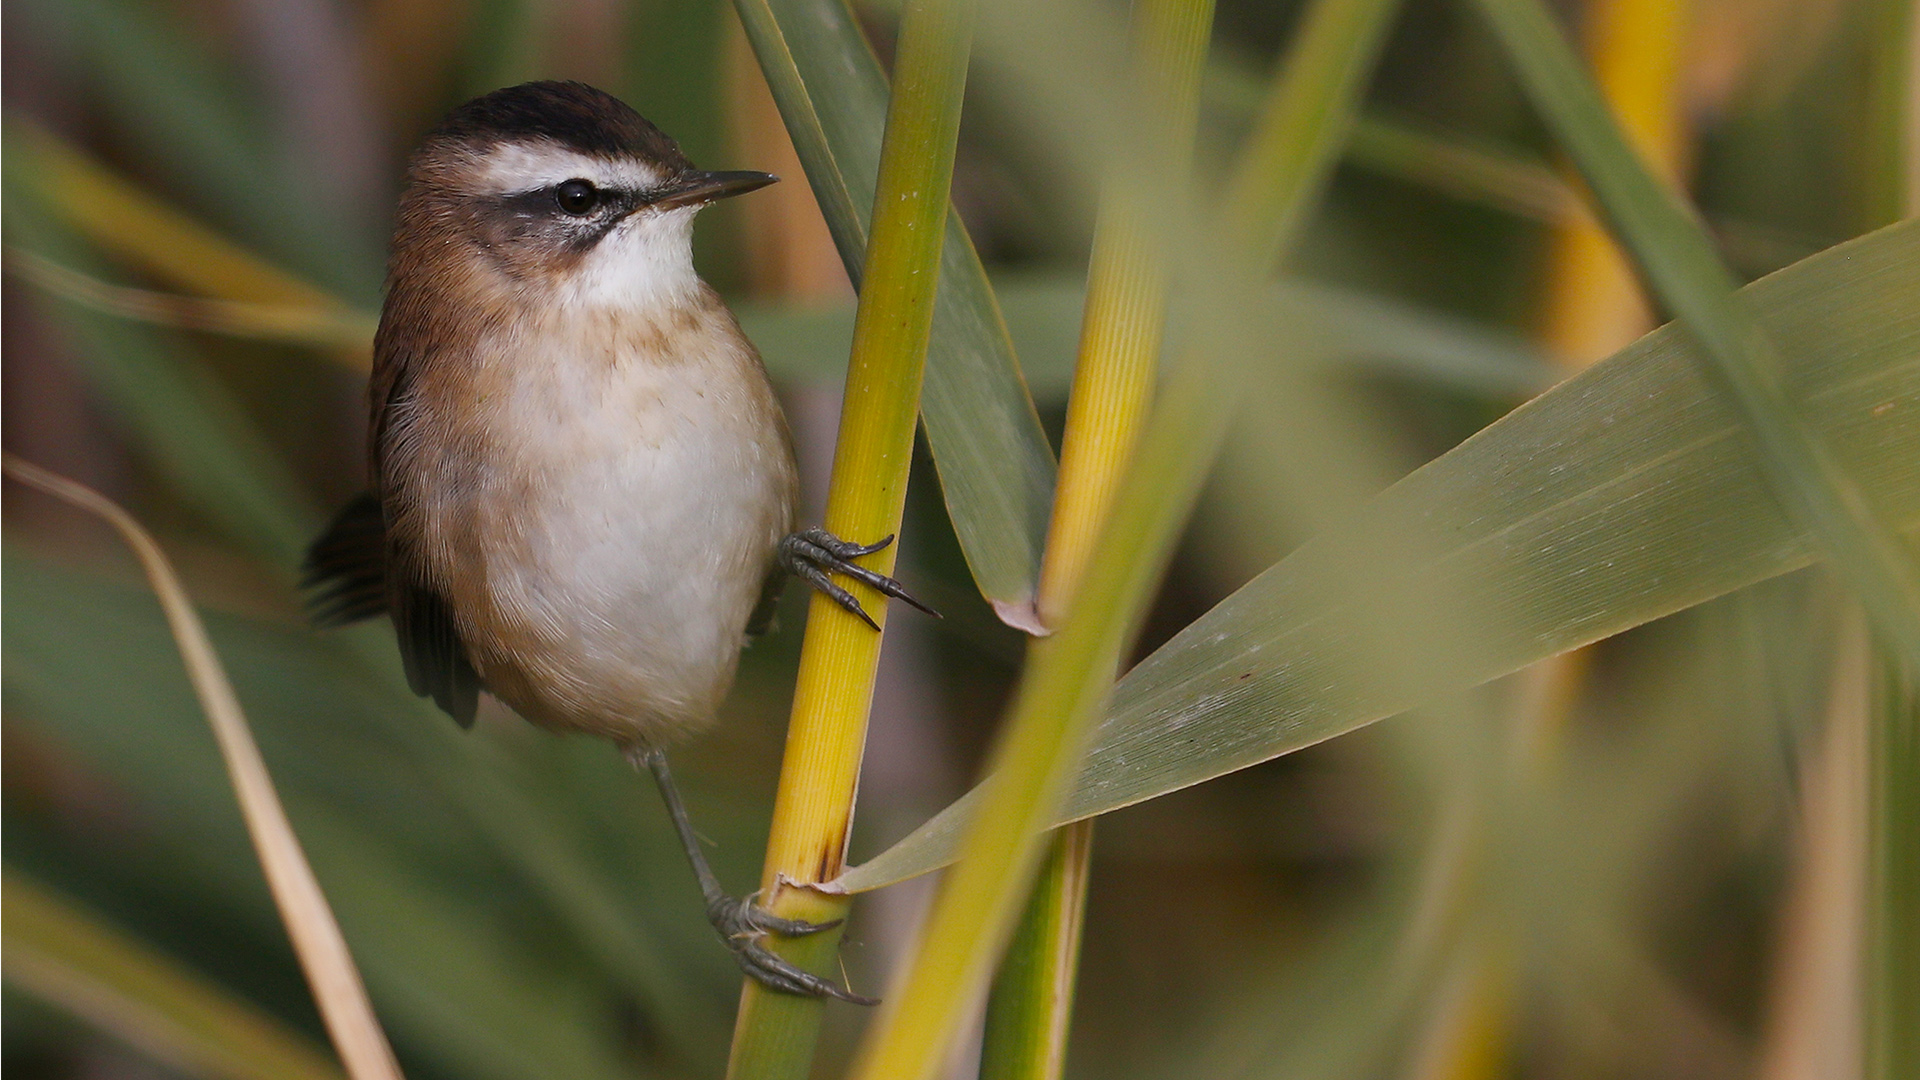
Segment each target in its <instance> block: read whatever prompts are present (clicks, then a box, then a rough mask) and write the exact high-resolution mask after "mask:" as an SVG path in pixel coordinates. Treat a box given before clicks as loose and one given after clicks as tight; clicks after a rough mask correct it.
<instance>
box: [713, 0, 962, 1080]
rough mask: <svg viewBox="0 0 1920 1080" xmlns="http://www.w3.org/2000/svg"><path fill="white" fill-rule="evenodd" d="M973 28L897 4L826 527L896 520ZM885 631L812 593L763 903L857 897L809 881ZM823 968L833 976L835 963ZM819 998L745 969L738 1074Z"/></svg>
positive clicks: (895, 524) (802, 1046)
mask: <svg viewBox="0 0 1920 1080" xmlns="http://www.w3.org/2000/svg"><path fill="white" fill-rule="evenodd" d="M972 34H973V9H972V4H971V2H970V0H911V2H910V3H908V4H907V6H906V9H905V10H904V12H903V13H902V15H901V23H900V44H899V51H898V54H897V60H896V72H897V77H896V78H895V80H894V92H893V98H892V100H891V102H890V103H889V105H888V110H887V130H886V136H885V139H884V141H883V142H882V144H881V150H880V175H879V183H878V188H877V191H876V194H875V197H874V213H873V232H872V234H871V237H870V239H869V240H868V245H867V260H866V273H865V275H864V282H863V284H862V287H861V290H860V305H859V309H858V312H857V314H856V315H855V317H854V331H853V355H852V358H851V360H850V362H849V364H848V367H847V386H846V397H845V405H844V406H843V412H842V414H841V419H840V438H839V443H838V445H837V447H836V448H835V451H834V461H833V475H832V480H831V487H830V488H829V491H828V496H827V512H826V527H827V529H828V530H830V531H831V532H833V533H834V534H835V535H837V536H840V537H842V538H843V539H847V540H853V541H856V542H859V543H869V542H872V541H875V540H878V539H879V538H880V537H882V536H887V535H891V534H896V533H898V532H899V529H900V517H901V513H902V510H903V508H904V506H905V501H906V486H907V471H908V465H909V464H910V462H911V460H912V454H913V431H914V423H915V420H916V419H917V417H918V415H919V407H920V384H921V377H922V375H923V373H924V369H925V362H926V354H927V342H928V339H929V337H930V335H931V332H932V326H933V298H934V290H935V286H936V285H937V283H938V280H939V270H940V250H941V245H942V243H943V241H944V238H945V230H946V221H947V200H948V195H949V191H950V185H951V181H952V176H953V155H954V148H955V143H956V140H957V138H958V135H959V128H960V105H961V98H962V94H963V91H964V89H965V86H966V70H967V53H968V50H969V47H970V45H971V42H972ZM894 555H895V549H894V548H888V549H886V550H885V551H883V552H881V553H880V554H879V555H876V556H875V557H874V559H873V561H872V563H871V564H870V565H872V566H874V568H875V569H877V570H879V571H881V572H882V573H891V572H892V570H893V565H894ZM850 587H851V588H852V589H853V590H854V592H855V593H856V594H857V595H859V597H860V599H861V603H862V604H864V605H865V606H866V608H867V610H868V611H869V612H870V613H871V614H872V615H873V617H874V620H875V621H876V622H879V623H880V624H881V625H882V626H883V627H884V626H885V625H886V611H887V604H886V598H885V597H884V596H881V595H879V594H878V593H875V592H873V591H872V590H870V589H867V588H866V587H865V586H862V585H860V584H858V583H853V584H852V585H851V586H850ZM880 643H881V635H880V634H876V633H874V632H873V630H872V628H870V627H868V626H867V625H866V623H864V622H862V621H860V620H859V619H858V618H856V617H855V616H853V615H851V614H849V613H847V612H846V611H843V610H842V609H841V608H840V607H839V606H838V605H836V604H834V603H833V602H832V601H830V600H828V599H826V598H825V597H823V596H820V595H817V594H816V595H815V596H814V597H813V603H812V606H811V607H810V608H809V609H808V615H807V636H806V641H805V643H804V645H803V646H802V649H801V654H800V671H799V676H798V681H797V683H796V685H795V687H794V695H793V716H792V720H791V722H790V724H789V727H788V730H787V749H786V758H785V760H784V762H783V764H782V766H781V772H780V788H779V792H778V794H777V795H776V796H775V799H774V811H773V827H772V832H771V835H770V836H769V837H768V840H767V861H766V867H765V869H764V871H763V872H762V877H761V887H762V888H763V889H764V890H765V903H766V905H767V907H768V908H770V909H771V910H772V911H774V912H775V913H776V914H779V915H781V916H785V917H787V918H800V919H807V920H810V921H814V922H824V921H829V920H832V919H837V918H841V917H843V916H844V914H845V912H846V908H847V904H848V900H847V899H846V898H844V897H828V896H826V895H824V894H822V893H820V892H818V891H817V890H815V889H813V888H811V886H813V885H816V884H818V883H820V882H822V881H827V880H830V879H832V878H833V877H835V876H837V875H838V874H839V873H840V869H841V865H842V863H843V862H844V860H845V856H846V847H847V834H848V831H849V829H850V828H851V826H852V821H853V803H854V794H855V791H856V789H857V787H858V783H859V778H860V757H861V752H862V751H863V750H864V748H865V746H866V737H867V714H868V711H869V708H870V706H871V705H872V702H873V680H874V675H875V672H876V671H877V670H878V667H879V661H880ZM838 939H839V935H838V933H822V934H815V935H811V936H809V937H805V938H795V939H788V940H781V941H776V942H774V943H773V947H774V948H775V949H776V950H777V951H778V952H779V953H780V954H781V955H783V956H785V957H787V958H788V959H789V960H792V961H794V962H795V963H798V964H801V965H803V966H806V967H809V968H812V969H814V970H821V968H822V966H823V965H824V963H825V962H826V961H827V960H828V959H830V958H831V954H832V951H833V948H834V946H835V945H836V944H837V942H838ZM821 973H822V974H825V975H828V976H830V977H837V972H834V971H832V970H831V969H827V970H821ZM822 1008H823V1003H822V1002H820V1001H817V1000H814V999H810V998H802V997H797V996H794V995H790V994H781V993H778V992H775V991H770V990H767V989H766V988H764V987H762V986H760V985H759V984H758V983H756V982H753V981H751V980H749V981H747V982H746V984H745V987H744V988H743V990H742V991H741V999H740V1014H739V1017H738V1019H737V1020H736V1022H735V1027H734V1043H733V1053H732V1058H731V1061H730V1062H729V1068H728V1072H729V1075H730V1076H734V1077H776V1076H777V1077H796V1078H797V1077H803V1076H805V1075H807V1072H808V1071H809V1069H810V1068H811V1065H812V1058H813V1045H814V1041H815V1038H816V1036H817V1035H818V1032H819V1024H820V1015H821V1010H822Z"/></svg>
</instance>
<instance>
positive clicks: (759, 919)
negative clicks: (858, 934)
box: [707, 896, 844, 939]
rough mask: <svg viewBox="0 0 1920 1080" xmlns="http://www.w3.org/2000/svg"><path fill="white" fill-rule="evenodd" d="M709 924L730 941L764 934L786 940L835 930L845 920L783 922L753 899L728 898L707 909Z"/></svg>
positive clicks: (796, 920) (721, 899)
mask: <svg viewBox="0 0 1920 1080" xmlns="http://www.w3.org/2000/svg"><path fill="white" fill-rule="evenodd" d="M707 921H708V922H711V923H712V924H713V927H714V929H716V930H718V931H720V933H721V935H722V936H724V937H726V938H728V939H735V938H751V937H757V936H759V935H761V934H779V935H781V936H782V937H805V936H806V935H808V934H817V933H819V932H820V931H822V930H831V929H833V928H834V927H836V926H839V925H840V924H841V922H843V921H844V920H841V919H835V920H833V921H832V922H824V923H814V922H808V921H806V920H805V919H783V918H781V917H780V916H778V915H775V914H774V913H773V912H771V911H768V910H767V909H766V908H763V907H761V906H760V905H759V904H756V903H754V902H753V897H751V896H747V897H740V898H735V897H731V896H724V897H721V898H720V902H719V903H716V904H714V905H713V906H712V907H709V908H708V909H707Z"/></svg>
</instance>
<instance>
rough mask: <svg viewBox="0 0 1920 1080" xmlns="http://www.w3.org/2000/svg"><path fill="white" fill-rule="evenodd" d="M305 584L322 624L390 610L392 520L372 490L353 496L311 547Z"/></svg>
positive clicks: (310, 608) (315, 616)
mask: <svg viewBox="0 0 1920 1080" xmlns="http://www.w3.org/2000/svg"><path fill="white" fill-rule="evenodd" d="M300 569H301V578H300V584H301V585H302V586H304V587H305V588H307V589H309V590H311V595H310V596H309V598H308V600H307V612H308V614H309V615H311V616H312V617H313V621H314V623H315V624H317V625H319V626H344V625H346V624H347V623H354V622H359V621H360V620H362V619H371V618H373V617H374V616H376V615H384V614H386V613H387V526H386V521H385V520H384V519H383V518H382V517H381V516H380V503H379V500H377V499H375V498H374V497H373V495H372V493H370V492H369V493H365V494H362V495H359V496H357V497H355V498H354V500H353V501H352V502H350V503H348V504H347V505H346V506H345V507H344V508H343V509H342V510H341V511H340V513H339V515H338V516H336V517H335V518H334V519H333V524H331V525H328V526H327V530H326V531H325V532H323V533H321V534H320V538H319V539H318V540H315V541H314V542H313V546H312V547H309V548H308V549H307V558H306V561H305V562H304V563H302V564H301V568H300Z"/></svg>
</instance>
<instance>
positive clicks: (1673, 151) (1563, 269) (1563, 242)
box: [1546, 0, 1691, 370]
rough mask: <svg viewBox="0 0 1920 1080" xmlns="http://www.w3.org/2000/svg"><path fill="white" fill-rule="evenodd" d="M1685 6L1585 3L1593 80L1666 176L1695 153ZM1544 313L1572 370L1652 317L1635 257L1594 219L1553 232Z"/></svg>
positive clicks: (1646, 0)
mask: <svg viewBox="0 0 1920 1080" xmlns="http://www.w3.org/2000/svg"><path fill="white" fill-rule="evenodd" d="M1689 6H1690V5H1689V4H1687V3H1684V2H1678V3H1677V2H1675V0H1593V2H1592V3H1591V4H1589V5H1588V10H1587V21H1586V30H1587V55H1588V57H1589V59H1590V60H1591V61H1592V63H1593V73H1594V80H1595V81H1596V82H1598V83H1599V84H1600V89H1601V91H1602V92H1603V93H1604V94H1605V95H1606V98H1607V104H1608V105H1610V106H1611V107H1612V108H1613V113H1614V115H1615V116H1616V117H1617V118H1618V119H1619V121H1620V126H1621V128H1622V129H1624V130H1625V131H1626V134H1627V137H1628V138H1629V139H1630V140H1632V142H1633V146H1634V149H1636V150H1638V151H1639V152H1640V154H1641V155H1642V157H1644V158H1645V159H1646V160H1647V161H1648V162H1649V163H1650V164H1651V165H1653V167H1654V168H1655V169H1657V170H1658V171H1659V172H1660V173H1661V175H1663V176H1664V177H1665V178H1666V179H1668V180H1670V181H1672V180H1678V179H1679V178H1680V177H1681V175H1682V174H1683V173H1685V172H1686V169H1687V166H1688V164H1689V157H1690V154H1689V149H1688V148H1689V138H1688V128H1687V122H1686V109H1685V102H1684V100H1683V98H1684V87H1683V86H1682V85H1681V76H1682V73H1683V72H1682V66H1683V60H1684V58H1685V50H1686V39H1687V28H1688V24H1689V22H1690V21H1691V20H1690V18H1689V14H1690V13H1689ZM1546 311H1547V325H1546V336H1547V341H1548V344H1549V345H1550V346H1551V347H1552V348H1553V350H1554V352H1555V353H1556V354H1557V355H1559V356H1560V357H1561V359H1562V360H1563V361H1564V362H1565V363H1566V364H1568V365H1569V366H1570V367H1571V368H1572V369H1573V370H1578V369H1579V368H1582V367H1585V366H1586V365H1588V364H1590V363H1592V362H1593V361H1595V360H1598V359H1600V358H1601V357H1604V356H1610V355H1612V354H1613V353H1614V352H1615V351H1616V350H1618V349H1620V348H1622V347H1623V346H1625V345H1627V344H1629V343H1631V342H1632V341H1633V340H1634V339H1635V338H1637V337H1639V336H1640V335H1642V334H1644V333H1646V332H1647V330H1648V329H1650V328H1651V324H1652V313H1651V310H1650V309H1649V308H1648V306H1647V301H1646V297H1645V294H1644V293H1643V292H1642V291H1641V289H1640V282H1639V279H1638V278H1637V277H1635V275H1634V272H1633V267H1632V264H1630V263H1629V262H1628V261H1627V257H1626V256H1625V255H1624V254H1623V253H1622V252H1621V250H1620V247H1619V245H1617V244H1615V243H1614V242H1613V238H1612V237H1611V236H1609V235H1608V234H1607V230H1606V228H1605V227H1604V226H1602V225H1601V224H1600V223H1599V222H1598V221H1595V220H1593V219H1592V218H1591V217H1581V218H1577V219H1574V220H1572V221H1569V222H1568V223H1567V224H1565V225H1563V226H1562V227H1561V228H1560V230H1559V234H1558V236H1556V237H1555V242H1554V249H1553V256H1552V263H1551V270H1550V277H1549V285H1548V293H1547V303H1546Z"/></svg>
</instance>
